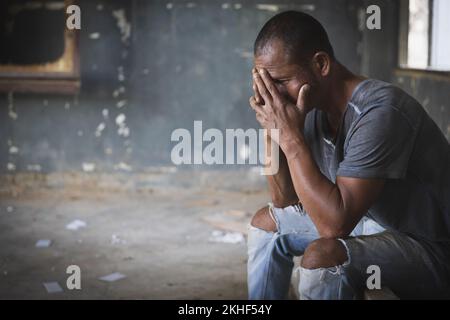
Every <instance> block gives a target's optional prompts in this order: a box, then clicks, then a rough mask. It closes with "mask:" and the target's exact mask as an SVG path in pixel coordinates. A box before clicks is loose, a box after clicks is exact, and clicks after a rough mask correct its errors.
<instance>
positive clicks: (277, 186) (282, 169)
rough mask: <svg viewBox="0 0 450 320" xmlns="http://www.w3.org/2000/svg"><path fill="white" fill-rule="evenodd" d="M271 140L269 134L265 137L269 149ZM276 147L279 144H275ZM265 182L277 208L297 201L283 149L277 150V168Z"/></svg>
mask: <svg viewBox="0 0 450 320" xmlns="http://www.w3.org/2000/svg"><path fill="white" fill-rule="evenodd" d="M273 143H275V144H276V142H275V141H273V140H272V139H271V138H270V137H269V136H267V139H266V148H268V150H270V148H271V144H273ZM277 148H279V146H278V145H277ZM267 182H268V185H269V191H270V196H271V198H272V203H273V205H274V206H275V207H277V208H285V207H288V206H290V205H293V204H297V203H298V202H299V200H298V197H297V194H296V192H295V189H294V185H293V183H292V179H291V173H290V172H289V166H288V163H287V160H286V156H285V155H284V153H283V151H282V150H281V148H280V150H279V169H278V172H277V173H276V174H274V175H268V176H267Z"/></svg>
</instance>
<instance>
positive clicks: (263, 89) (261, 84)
mask: <svg viewBox="0 0 450 320" xmlns="http://www.w3.org/2000/svg"><path fill="white" fill-rule="evenodd" d="M253 80H254V81H255V84H256V88H257V90H258V91H259V93H260V94H261V97H262V99H263V100H264V101H265V102H270V101H272V97H271V95H270V92H269V91H268V90H267V88H266V85H265V84H264V82H263V80H262V79H261V77H260V76H259V74H258V73H253Z"/></svg>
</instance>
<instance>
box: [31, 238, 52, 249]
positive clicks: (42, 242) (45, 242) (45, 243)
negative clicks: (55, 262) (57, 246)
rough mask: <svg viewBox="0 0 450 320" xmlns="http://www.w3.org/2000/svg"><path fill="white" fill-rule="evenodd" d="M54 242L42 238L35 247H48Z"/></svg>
mask: <svg viewBox="0 0 450 320" xmlns="http://www.w3.org/2000/svg"><path fill="white" fill-rule="evenodd" d="M51 244H52V240H48V239H41V240H38V241H36V244H35V247H36V248H48V247H50V245H51Z"/></svg>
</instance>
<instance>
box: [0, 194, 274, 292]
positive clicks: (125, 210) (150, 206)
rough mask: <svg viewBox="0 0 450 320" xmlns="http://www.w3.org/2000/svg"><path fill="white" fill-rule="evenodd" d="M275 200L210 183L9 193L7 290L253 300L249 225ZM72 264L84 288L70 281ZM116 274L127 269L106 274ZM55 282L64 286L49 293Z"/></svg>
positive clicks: (1, 212) (1, 220) (3, 222)
mask: <svg viewBox="0 0 450 320" xmlns="http://www.w3.org/2000/svg"><path fill="white" fill-rule="evenodd" d="M267 199H268V198H267V193H266V192H264V191H261V192H238V191H224V190H220V191H214V190H211V189H206V188H205V189H197V190H195V191H194V190H189V189H184V188H173V189H168V188H161V189H155V190H152V191H151V192H134V193H130V192H114V191H109V192H106V191H102V192H100V191H98V192H97V191H93V190H64V189H62V190H57V189H46V188H40V189H38V190H33V191H32V192H26V193H22V194H20V195H17V196H15V197H11V196H1V197H0V299H246V298H247V286H246V259H247V256H246V245H245V239H244V241H241V240H242V239H241V238H240V234H242V233H245V226H246V224H247V223H248V222H249V220H250V218H251V215H252V213H253V212H255V211H256V210H257V209H258V208H260V207H262V206H264V205H265V203H266V201H267ZM75 220H79V221H78V222H74V221H75ZM70 223H73V224H72V228H70V227H69V228H67V226H68V225H69V224H70ZM83 223H84V225H83ZM74 226H75V227H74ZM230 231H233V232H234V233H233V234H230V233H229V232H230ZM244 236H245V235H244ZM230 239H231V240H230ZM39 240H50V241H40V242H38V241H39ZM37 243H38V245H37V246H36V244H37ZM70 265H77V266H79V267H80V270H81V290H69V289H68V288H67V285H66V281H67V279H68V277H69V276H70V275H69V274H67V273H66V269H67V267H68V266H70ZM113 273H120V274H121V275H124V276H125V277H124V278H121V279H120V277H121V276H119V279H118V280H116V281H110V282H108V281H102V280H100V279H99V278H101V277H104V276H108V275H110V274H113ZM114 276H115V275H113V276H112V278H114ZM108 279H109V278H108ZM52 282H57V283H58V285H59V286H60V287H61V288H62V292H56V293H48V291H47V289H46V287H45V286H44V283H47V287H50V288H55V285H54V284H51V285H48V283H52ZM56 288H57V285H56ZM56 291H60V290H56Z"/></svg>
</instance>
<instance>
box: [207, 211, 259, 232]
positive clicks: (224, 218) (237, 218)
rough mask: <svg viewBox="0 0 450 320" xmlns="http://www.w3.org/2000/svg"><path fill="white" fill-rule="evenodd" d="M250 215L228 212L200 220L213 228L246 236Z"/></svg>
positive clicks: (243, 212) (241, 212) (242, 212)
mask: <svg viewBox="0 0 450 320" xmlns="http://www.w3.org/2000/svg"><path fill="white" fill-rule="evenodd" d="M250 217H251V215H250V214H249V213H247V212H245V211H242V210H228V211H225V212H220V213H215V214H210V215H208V216H204V217H202V220H203V221H205V222H206V223H208V224H209V225H211V226H213V227H214V228H217V229H221V230H225V231H233V232H239V233H242V234H244V235H246V234H247V225H248V223H249V222H250Z"/></svg>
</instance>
